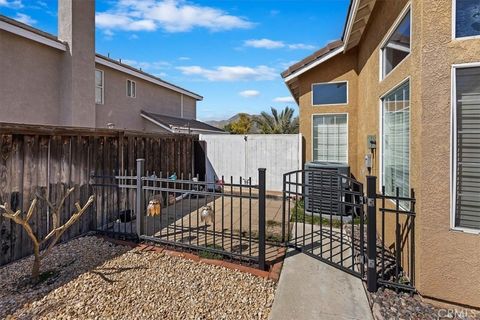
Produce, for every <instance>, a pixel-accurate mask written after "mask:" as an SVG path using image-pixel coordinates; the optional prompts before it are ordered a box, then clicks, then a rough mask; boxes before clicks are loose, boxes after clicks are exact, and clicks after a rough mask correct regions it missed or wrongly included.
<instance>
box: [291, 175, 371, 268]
mask: <svg viewBox="0 0 480 320" xmlns="http://www.w3.org/2000/svg"><path fill="white" fill-rule="evenodd" d="M283 184H284V188H283V189H284V191H283V202H284V205H283V221H284V226H288V227H284V228H283V238H284V240H285V242H286V243H287V244H288V245H290V246H292V247H294V248H296V249H298V250H300V251H302V252H304V253H306V254H308V255H311V256H313V257H315V258H317V259H319V260H321V261H323V262H325V263H327V264H330V265H332V266H335V267H337V268H339V269H342V270H343V271H346V272H348V273H350V274H352V275H355V276H358V277H363V274H364V266H363V263H360V262H359V261H360V259H362V257H363V256H364V223H363V220H364V204H363V185H362V184H361V183H360V182H358V181H356V180H355V179H353V178H351V177H347V176H345V175H342V174H339V173H337V172H336V171H332V170H318V169H313V170H299V171H293V172H289V173H287V174H285V175H284V177H283Z"/></svg>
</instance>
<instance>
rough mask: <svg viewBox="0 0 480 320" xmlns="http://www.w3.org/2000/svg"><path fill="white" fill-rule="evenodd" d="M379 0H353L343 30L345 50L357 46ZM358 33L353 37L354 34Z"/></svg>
mask: <svg viewBox="0 0 480 320" xmlns="http://www.w3.org/2000/svg"><path fill="white" fill-rule="evenodd" d="M376 1H377V0H352V2H351V3H350V8H349V11H348V16H347V20H346V24H345V28H344V31H343V36H342V40H343V42H344V44H345V48H344V52H347V51H348V50H350V49H352V48H354V47H356V46H357V45H358V43H359V42H360V39H361V38H362V35H363V32H364V31H365V28H366V25H367V22H368V20H369V19H370V15H371V13H372V11H373V7H374V6H375V3H376ZM354 33H356V34H358V35H357V36H356V37H352V34H354Z"/></svg>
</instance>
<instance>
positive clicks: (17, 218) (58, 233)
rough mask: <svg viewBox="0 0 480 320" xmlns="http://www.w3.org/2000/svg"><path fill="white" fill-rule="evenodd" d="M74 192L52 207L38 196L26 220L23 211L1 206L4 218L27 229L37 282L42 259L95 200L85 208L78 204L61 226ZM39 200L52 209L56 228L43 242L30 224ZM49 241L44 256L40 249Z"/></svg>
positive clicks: (71, 189) (71, 190) (67, 194)
mask: <svg viewBox="0 0 480 320" xmlns="http://www.w3.org/2000/svg"><path fill="white" fill-rule="evenodd" d="M73 190H74V188H70V189H68V191H67V193H66V194H65V195H64V196H63V198H62V199H61V200H60V202H58V203H57V204H56V205H55V206H54V205H52V204H51V203H50V202H49V201H48V200H47V199H45V198H43V197H41V196H39V195H38V194H37V196H36V198H34V199H33V200H32V203H31V204H30V208H29V209H28V212H27V215H26V217H25V219H23V218H22V215H21V210H17V211H16V212H13V211H12V210H11V209H10V207H9V206H8V204H7V203H5V204H4V205H0V209H3V210H4V211H5V212H4V213H3V214H2V216H4V217H5V218H8V219H11V220H12V221H14V222H15V223H17V224H19V225H21V226H22V227H23V229H25V231H26V232H27V234H28V236H29V237H30V239H32V242H33V251H34V255H35V260H34V263H33V268H32V278H33V279H35V280H38V277H39V271H40V264H41V261H42V259H43V258H45V256H47V255H48V254H49V253H50V251H51V250H52V248H53V247H54V246H55V244H56V243H57V242H58V240H60V238H61V237H62V235H63V234H64V233H65V231H67V229H68V228H69V227H71V226H72V225H73V224H74V223H75V222H76V221H78V219H80V217H81V216H82V215H83V214H84V213H85V211H86V210H87V209H88V207H89V206H90V205H91V204H92V203H93V201H94V200H95V197H94V196H93V195H92V196H90V198H89V199H88V201H87V203H85V205H84V206H83V207H82V206H80V204H79V203H78V202H77V203H75V208H76V210H77V211H76V212H74V213H72V215H71V216H70V219H68V221H67V222H66V223H65V224H63V225H62V226H60V212H61V211H62V208H63V205H64V204H65V200H66V199H67V198H68V197H69V196H70V194H71V193H72V192H73ZM38 199H43V200H44V201H45V202H46V203H47V204H48V206H49V207H50V208H51V209H52V215H53V226H54V228H53V230H52V231H50V233H49V234H48V235H47V236H46V237H45V238H44V239H43V240H41V241H39V240H38V238H37V237H36V235H35V233H34V232H33V230H32V228H31V226H30V224H29V223H28V222H29V220H30V218H31V217H32V215H33V213H34V212H35V208H36V205H37V200H38ZM50 239H51V240H50ZM49 240H50V243H49V245H48V247H47V248H46V249H45V250H44V251H43V253H42V254H40V247H41V246H42V245H43V244H44V243H46V242H47V241H49Z"/></svg>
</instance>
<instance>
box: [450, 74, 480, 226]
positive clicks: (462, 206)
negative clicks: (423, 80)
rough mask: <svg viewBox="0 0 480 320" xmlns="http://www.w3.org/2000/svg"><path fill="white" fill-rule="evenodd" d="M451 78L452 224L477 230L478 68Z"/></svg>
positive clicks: (479, 211)
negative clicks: (453, 82)
mask: <svg viewBox="0 0 480 320" xmlns="http://www.w3.org/2000/svg"><path fill="white" fill-rule="evenodd" d="M455 77H456V79H455V80H456V97H455V101H456V105H455V108H454V116H455V121H456V123H455V126H454V128H455V141H456V148H455V151H454V152H455V155H454V159H455V163H454V168H455V169H456V170H455V173H454V174H455V226H456V227H462V228H470V229H480V67H475V68H457V69H456V70H455Z"/></svg>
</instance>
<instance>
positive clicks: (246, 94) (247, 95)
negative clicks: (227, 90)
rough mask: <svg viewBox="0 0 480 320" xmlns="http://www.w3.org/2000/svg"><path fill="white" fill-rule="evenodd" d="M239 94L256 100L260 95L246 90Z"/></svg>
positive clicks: (258, 92)
mask: <svg viewBox="0 0 480 320" xmlns="http://www.w3.org/2000/svg"><path fill="white" fill-rule="evenodd" d="M238 94H239V95H241V96H242V97H244V98H254V97H258V96H259V95H260V91H257V90H244V91H240V92H239V93H238Z"/></svg>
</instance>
